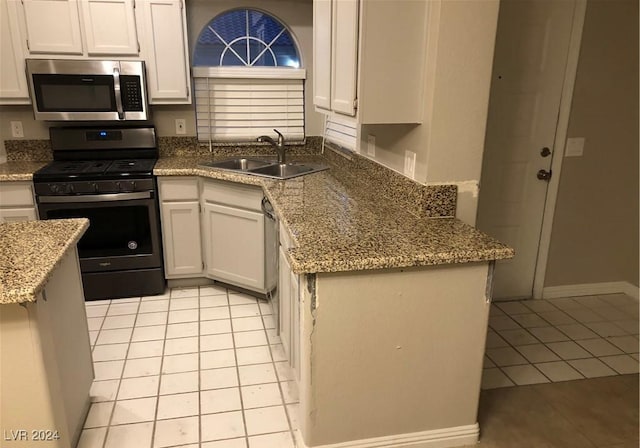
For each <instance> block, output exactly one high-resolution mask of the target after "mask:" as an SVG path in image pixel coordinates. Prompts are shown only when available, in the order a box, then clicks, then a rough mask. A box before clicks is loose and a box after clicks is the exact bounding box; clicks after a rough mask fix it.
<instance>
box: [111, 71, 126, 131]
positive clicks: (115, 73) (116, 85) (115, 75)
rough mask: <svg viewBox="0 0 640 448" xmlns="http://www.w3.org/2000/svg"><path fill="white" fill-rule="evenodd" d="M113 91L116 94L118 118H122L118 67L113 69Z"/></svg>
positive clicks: (122, 110)
mask: <svg viewBox="0 0 640 448" xmlns="http://www.w3.org/2000/svg"><path fill="white" fill-rule="evenodd" d="M113 91H114V93H115V95H116V109H118V119H119V120H124V109H123V107H122V94H121V93H120V69H119V68H118V67H114V69H113Z"/></svg>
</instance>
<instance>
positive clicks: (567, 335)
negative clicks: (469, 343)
mask: <svg viewBox="0 0 640 448" xmlns="http://www.w3.org/2000/svg"><path fill="white" fill-rule="evenodd" d="M638 351H639V342H638V301H637V300H635V299H633V298H631V297H629V296H626V295H624V294H610V295H601V296H588V297H573V298H562V299H549V300H520V301H509V302H494V303H493V304H492V305H491V313H490V317H489V330H488V332H487V345H486V351H485V358H484V371H483V376H482V388H483V389H495V388H499V387H509V386H515V385H525V384H537V383H549V382H560V381H568V380H575V379H582V378H595V377H601V376H611V375H620V374H629V373H638V364H639V362H638V359H639V358H638Z"/></svg>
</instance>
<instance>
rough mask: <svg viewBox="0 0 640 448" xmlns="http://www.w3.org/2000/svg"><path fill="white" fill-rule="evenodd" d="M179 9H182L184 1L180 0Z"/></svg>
mask: <svg viewBox="0 0 640 448" xmlns="http://www.w3.org/2000/svg"><path fill="white" fill-rule="evenodd" d="M180 9H184V2H183V1H182V0H180Z"/></svg>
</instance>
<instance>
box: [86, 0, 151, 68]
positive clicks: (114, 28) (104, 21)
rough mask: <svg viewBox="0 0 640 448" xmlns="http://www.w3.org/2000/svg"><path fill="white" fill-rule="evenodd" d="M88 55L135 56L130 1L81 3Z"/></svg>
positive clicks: (106, 0) (131, 1)
mask: <svg viewBox="0 0 640 448" xmlns="http://www.w3.org/2000/svg"><path fill="white" fill-rule="evenodd" d="M80 6H81V9H82V19H83V23H84V31H85V35H86V38H87V54H88V55H89V56H93V55H108V54H113V55H137V54H138V37H137V35H136V21H135V16H134V10H133V0H81V2H80Z"/></svg>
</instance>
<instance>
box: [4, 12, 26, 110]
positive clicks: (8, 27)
mask: <svg viewBox="0 0 640 448" xmlns="http://www.w3.org/2000/svg"><path fill="white" fill-rule="evenodd" d="M15 6H16V5H15V2H13V3H12V5H11V8H12V10H11V11H9V4H8V0H0V61H2V63H1V64H0V103H1V104H27V103H29V89H28V86H27V77H26V76H25V70H24V52H23V50H22V43H21V40H20V32H19V29H18V21H17V19H16V14H14V12H15V11H16V10H15Z"/></svg>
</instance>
